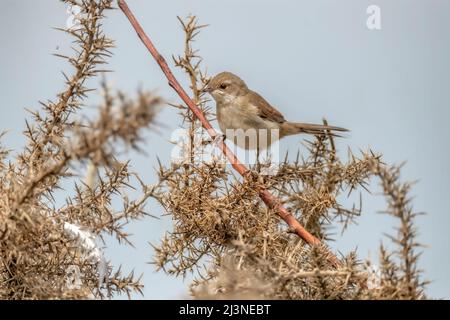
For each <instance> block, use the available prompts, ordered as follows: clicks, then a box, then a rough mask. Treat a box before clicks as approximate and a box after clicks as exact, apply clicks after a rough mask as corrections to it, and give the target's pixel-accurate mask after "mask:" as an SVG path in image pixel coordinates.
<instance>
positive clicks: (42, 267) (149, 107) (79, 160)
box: [0, 0, 161, 299]
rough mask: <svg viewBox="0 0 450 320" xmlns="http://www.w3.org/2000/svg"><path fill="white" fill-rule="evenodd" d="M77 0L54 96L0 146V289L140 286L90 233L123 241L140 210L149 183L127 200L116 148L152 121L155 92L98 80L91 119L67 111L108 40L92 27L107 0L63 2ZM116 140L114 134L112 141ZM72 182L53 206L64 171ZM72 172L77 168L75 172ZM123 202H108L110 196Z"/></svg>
mask: <svg viewBox="0 0 450 320" xmlns="http://www.w3.org/2000/svg"><path fill="white" fill-rule="evenodd" d="M64 2H66V3H68V4H69V3H70V4H73V5H78V6H79V7H80V8H81V15H80V18H79V21H78V23H77V25H76V26H75V27H74V28H71V29H64V31H65V32H67V33H68V34H69V35H70V36H71V37H72V38H73V39H74V42H75V47H74V52H73V55H71V56H61V55H60V56H61V57H63V58H65V59H67V61H68V62H69V63H70V65H71V66H72V67H73V72H72V74H71V75H66V74H64V78H65V88H64V90H63V91H62V92H60V93H59V94H58V95H57V98H56V100H55V101H48V102H45V103H41V104H42V111H35V112H32V118H33V121H30V120H27V121H26V130H25V132H24V134H25V137H26V139H27V145H26V147H25V148H24V150H23V151H22V152H21V153H20V154H18V155H17V156H13V155H10V156H9V157H10V160H9V161H7V158H8V154H9V153H8V152H7V151H6V150H5V149H2V150H1V151H0V155H1V158H0V160H1V165H0V258H1V261H0V298H3V299H50V298H87V297H105V296H108V297H111V296H112V295H113V294H115V293H127V294H129V293H130V292H132V291H141V289H142V284H140V283H139V281H138V279H135V277H134V276H133V274H130V275H128V276H123V275H121V272H120V269H119V270H113V269H112V267H111V266H110V265H109V263H107V262H106V260H105V258H104V257H103V255H102V252H101V250H100V248H99V243H97V241H96V238H98V237H100V238H101V236H102V234H105V233H106V234H111V235H115V236H116V237H117V239H118V240H119V241H126V240H127V234H126V233H125V232H124V231H123V227H124V225H125V224H126V223H127V222H129V221H130V220H133V219H136V218H140V217H142V216H143V215H145V214H146V213H145V212H144V210H143V207H144V203H145V200H146V199H147V198H148V197H149V196H150V195H151V192H152V190H151V188H148V187H147V186H145V185H143V192H142V198H140V199H136V200H129V199H128V197H127V190H129V189H130V179H132V178H133V175H134V174H133V173H132V172H131V171H130V170H129V166H128V162H123V161H119V160H118V159H117V158H116V155H117V154H118V152H119V151H121V150H120V149H121V148H120V146H123V149H125V150H128V149H130V148H137V146H138V143H139V141H140V137H141V134H142V129H144V128H149V127H151V125H152V123H153V122H154V118H155V114H156V110H157V107H158V106H159V105H160V104H161V100H160V99H159V98H158V97H155V96H153V95H151V94H149V93H146V92H140V93H139V94H138V97H137V98H136V99H130V98H127V97H126V96H125V95H124V94H123V93H121V92H118V93H112V92H111V90H110V89H109V88H108V87H107V86H106V85H103V98H104V102H103V104H102V105H101V106H100V108H99V112H98V116H97V119H95V120H91V121H89V120H81V118H80V119H77V118H76V113H77V112H78V110H80V109H81V108H82V106H83V101H84V99H85V98H86V97H87V94H88V92H89V91H91V90H92V89H90V88H86V87H85V83H86V81H87V80H88V79H89V78H92V77H94V76H96V75H98V74H99V73H102V72H103V71H104V70H101V69H100V68H99V67H100V66H101V65H103V64H104V63H105V62H106V61H105V59H106V58H108V57H109V56H110V54H111V52H110V49H111V48H112V47H113V41H112V40H111V39H109V38H108V37H106V36H105V35H104V34H103V32H102V30H101V20H102V19H103V18H104V13H105V11H106V10H108V9H111V3H112V1H111V0H109V1H108V0H103V1H64ZM118 142H120V143H118ZM80 168H86V172H87V173H86V178H85V181H78V182H76V183H75V188H74V192H73V193H68V195H67V196H66V204H65V205H63V206H62V207H57V206H56V201H55V198H54V196H53V195H54V193H55V192H56V191H58V190H59V189H60V188H61V183H62V181H63V180H64V179H68V178H72V179H75V181H76V180H79V179H78V178H77V175H76V171H77V169H78V171H79V170H80ZM78 176H79V175H78ZM117 197H119V198H121V199H122V200H121V202H122V203H123V209H122V210H121V211H119V212H117V211H115V210H114V209H113V207H112V205H111V202H112V200H113V199H114V198H117Z"/></svg>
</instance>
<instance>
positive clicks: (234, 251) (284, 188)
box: [154, 17, 425, 299]
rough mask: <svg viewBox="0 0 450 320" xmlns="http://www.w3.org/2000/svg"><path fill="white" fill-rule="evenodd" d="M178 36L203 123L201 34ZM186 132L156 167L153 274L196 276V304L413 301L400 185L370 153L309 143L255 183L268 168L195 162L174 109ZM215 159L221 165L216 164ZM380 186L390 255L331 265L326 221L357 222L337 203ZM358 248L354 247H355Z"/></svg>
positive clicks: (413, 269) (411, 238) (413, 268)
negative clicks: (241, 170) (310, 240)
mask: <svg viewBox="0 0 450 320" xmlns="http://www.w3.org/2000/svg"><path fill="white" fill-rule="evenodd" d="M180 21H181V23H182V27H183V30H184V32H185V34H186V41H185V52H184V55H183V56H180V57H177V58H174V60H175V65H176V66H178V67H180V68H182V69H183V70H184V71H185V72H186V73H187V75H188V77H189V79H190V81H191V86H190V87H191V90H192V95H193V99H194V101H195V102H196V104H197V105H198V107H199V108H200V109H202V110H203V111H204V112H205V113H206V115H207V117H208V118H209V119H210V120H211V119H212V114H211V113H210V111H209V108H208V107H207V106H208V103H209V101H208V100H207V98H206V97H204V96H203V94H202V88H203V87H204V86H205V85H206V83H207V81H208V80H207V76H206V75H205V73H203V72H201V70H200V63H201V58H200V57H199V56H198V54H197V52H196V51H195V50H193V49H192V42H193V40H194V38H195V36H196V35H197V34H198V32H199V29H200V28H201V27H202V26H198V25H197V22H196V18H195V17H189V18H188V19H187V20H185V21H183V20H180ZM178 108H179V109H180V110H181V115H182V116H183V119H184V123H185V124H186V126H187V128H188V129H189V130H188V132H189V139H188V142H187V143H186V145H185V149H186V150H188V151H189V153H190V156H189V157H186V158H185V159H184V161H183V162H181V163H177V164H172V165H171V166H168V167H164V166H161V167H160V170H159V176H160V185H159V186H158V188H157V189H158V191H157V193H158V195H159V196H158V197H157V199H158V200H159V202H160V203H161V205H162V206H163V207H164V209H165V210H166V212H167V213H168V214H169V215H170V216H171V217H172V219H173V224H174V226H173V230H172V231H171V232H169V233H167V234H166V236H165V237H164V239H163V240H162V243H161V244H160V245H158V246H155V249H156V253H157V255H156V259H155V261H154V263H155V264H156V265H157V267H158V268H160V269H163V270H164V271H165V272H166V273H168V274H173V275H176V276H179V275H181V276H184V275H186V274H187V273H190V272H195V274H196V279H195V281H194V282H193V284H192V286H191V293H192V295H193V296H194V297H195V298H211V299H217V298H276V299H420V298H424V286H425V282H423V281H422V280H420V271H419V270H418V268H417V259H418V252H417V247H418V246H419V245H418V244H417V242H416V239H415V236H416V231H415V228H414V225H413V219H414V217H415V216H416V213H414V212H413V210H412V207H411V204H410V199H409V196H408V192H409V189H410V184H403V183H401V182H400V181H399V168H398V167H389V166H386V165H385V164H384V163H383V162H382V161H381V156H380V155H376V154H374V153H373V152H372V151H368V152H362V153H361V155H360V156H355V155H354V154H353V153H352V152H351V151H349V152H348V157H347V158H348V160H347V161H345V162H344V161H342V160H341V159H340V158H339V157H338V154H337V152H336V149H335V141H334V140H333V139H334V138H333V137H332V136H331V135H330V136H328V137H327V136H318V137H316V138H315V139H314V140H313V141H309V142H307V143H306V146H307V148H306V149H307V151H306V153H305V154H303V156H302V157H301V158H300V156H299V155H297V159H296V160H295V161H288V157H287V156H286V158H285V160H284V161H283V162H282V163H280V164H279V170H278V172H277V174H275V175H261V174H260V172H261V170H263V169H264V167H266V168H267V167H268V166H270V165H271V164H270V163H269V162H266V163H262V164H259V165H256V166H253V167H252V168H251V169H252V174H250V175H248V176H247V179H244V180H243V179H239V178H236V177H235V176H234V175H233V172H232V171H231V170H230V169H229V168H227V167H226V166H225V165H224V164H223V162H222V161H217V160H215V159H214V158H213V160H212V161H207V162H204V161H203V162H202V161H196V159H202V156H203V152H204V146H205V144H208V141H205V140H204V139H203V138H202V137H203V136H204V135H203V134H196V131H198V130H200V131H201V130H202V129H201V126H200V124H199V122H198V120H196V119H195V118H194V117H193V116H192V113H191V111H190V110H189V109H185V108H183V106H178ZM219 160H220V159H219ZM377 178H378V180H379V181H380V183H381V187H382V191H383V194H384V195H385V197H386V200H387V205H388V208H387V210H386V212H387V213H388V214H390V215H392V216H394V217H396V218H398V220H399V227H398V234H396V235H393V236H391V237H390V239H391V240H392V241H393V242H394V244H395V245H396V246H397V250H396V251H394V252H387V250H386V249H385V248H383V247H382V248H380V270H379V272H378V273H377V272H372V271H371V270H373V267H371V266H367V262H366V263H362V261H361V260H360V259H359V258H358V257H357V254H356V252H350V253H349V254H348V255H347V256H344V257H342V258H341V259H340V266H339V267H338V268H336V267H335V266H333V264H332V263H330V260H331V259H330V250H329V248H327V246H326V243H327V241H330V240H331V239H330V235H329V234H328V232H327V230H329V229H330V228H329V227H330V226H331V223H332V222H333V221H337V222H340V223H342V224H343V229H344V231H345V226H346V225H347V224H348V223H349V222H352V221H353V220H354V219H355V218H357V217H358V216H359V215H360V214H361V212H360V209H359V208H360V206H358V207H355V206H353V207H352V208H345V207H344V206H343V205H342V204H341V203H340V201H339V199H341V200H342V199H344V198H345V197H346V196H349V195H350V194H352V193H354V192H358V190H361V189H363V190H364V189H367V188H368V186H369V183H370V181H371V180H372V179H377ZM261 186H264V187H265V188H266V189H268V190H270V191H271V192H273V193H275V195H276V196H278V197H279V198H280V199H282V201H283V205H284V206H285V207H287V208H288V209H289V210H290V211H291V212H293V213H294V214H295V216H296V218H297V219H298V220H299V221H300V223H301V224H302V225H303V226H304V227H305V228H306V229H307V230H308V231H309V232H311V233H312V234H313V235H314V236H316V237H318V238H319V239H321V240H322V244H321V245H317V246H309V245H307V244H306V243H305V242H304V241H303V240H301V239H300V238H298V236H297V235H295V234H293V233H292V231H291V230H289V229H288V228H287V227H286V226H285V224H284V223H283V221H282V220H281V219H280V218H279V217H278V216H277V215H276V214H275V213H274V212H273V210H271V209H268V208H267V207H266V206H265V205H264V204H263V203H262V201H261V200H260V198H259V194H258V191H257V190H259V189H260V188H261ZM355 246H357V244H355Z"/></svg>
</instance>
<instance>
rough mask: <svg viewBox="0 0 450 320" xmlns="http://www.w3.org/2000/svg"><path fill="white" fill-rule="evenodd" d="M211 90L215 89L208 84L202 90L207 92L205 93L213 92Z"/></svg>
mask: <svg viewBox="0 0 450 320" xmlns="http://www.w3.org/2000/svg"><path fill="white" fill-rule="evenodd" d="M211 91H213V90H212V88H211V87H210V86H209V85H206V86H205V87H204V88H203V90H202V92H205V93H211Z"/></svg>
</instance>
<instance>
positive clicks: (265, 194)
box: [119, 0, 339, 266]
mask: <svg viewBox="0 0 450 320" xmlns="http://www.w3.org/2000/svg"><path fill="white" fill-rule="evenodd" d="M119 7H120V9H121V10H122V11H123V13H124V14H125V15H126V16H127V18H128V20H129V21H130V23H131V25H132V26H133V28H134V30H135V31H136V33H137V35H138V36H139V38H140V39H141V41H142V42H143V43H144V45H145V46H146V47H147V49H148V51H149V52H150V54H151V55H152V56H153V58H154V59H155V60H156V62H157V63H158V65H159V66H160V68H161V70H162V71H163V73H164V74H165V76H166V77H167V80H168V81H169V85H170V86H171V87H172V88H173V89H174V90H175V91H176V92H177V94H178V95H179V96H180V98H181V99H182V100H183V101H184V103H186V105H187V106H188V107H189V109H191V111H192V112H193V113H194V114H195V116H196V117H197V118H198V119H199V120H200V122H201V123H202V126H203V127H204V128H205V130H206V131H207V132H208V134H209V135H210V137H211V138H212V139H215V138H216V137H217V136H218V133H217V132H216V131H215V130H214V128H213V127H212V126H211V124H210V123H209V121H208V120H207V119H206V117H205V116H204V115H203V112H202V111H201V110H200V109H199V108H198V107H197V105H196V104H195V103H194V101H192V99H191V98H190V97H189V96H188V94H187V93H186V91H184V89H183V88H182V87H181V85H180V84H179V83H178V81H177V79H176V78H175V76H174V75H173V73H172V71H171V70H170V68H169V66H168V65H167V62H166V60H165V59H164V57H163V56H162V55H161V54H160V53H159V52H158V50H157V49H156V48H155V46H154V45H153V43H152V41H151V40H150V38H149V37H148V36H147V35H146V34H145V32H144V30H143V29H142V27H141V25H140V24H139V22H138V21H137V20H136V18H135V16H134V15H133V13H132V12H131V10H130V8H129V7H128V5H127V3H126V2H125V0H119ZM218 147H219V148H220V149H221V150H222V152H223V153H224V155H225V156H226V157H227V159H228V160H229V161H230V163H231V165H232V166H233V168H234V169H235V170H236V171H237V172H239V174H241V175H242V176H244V177H245V176H246V174H247V173H248V172H249V171H248V168H247V167H246V166H245V165H243V164H242V163H240V162H239V159H238V158H237V157H236V155H235V154H234V153H233V152H232V151H231V150H230V149H229V148H228V147H227V145H226V144H225V142H224V141H220V142H219V143H218ZM259 196H260V197H261V199H262V200H263V201H264V203H265V204H266V205H267V206H268V207H269V208H271V209H275V210H276V211H277V214H278V215H279V216H280V217H281V218H282V219H283V220H284V221H285V222H286V223H287V224H288V225H289V227H290V229H291V230H292V231H293V232H295V233H296V234H297V235H298V236H299V237H301V238H302V239H303V240H304V241H306V242H307V243H308V244H310V245H317V244H320V240H319V239H318V238H316V237H314V236H313V235H312V234H311V233H309V232H308V230H306V229H305V228H304V227H303V226H302V225H301V224H300V223H299V222H298V221H297V219H295V217H294V216H293V215H292V213H290V212H289V211H288V210H287V209H286V208H284V207H283V206H282V205H281V200H280V199H278V198H277V197H275V196H274V195H272V194H271V193H270V192H269V191H267V190H266V189H265V188H261V190H260V191H259ZM330 260H331V262H332V263H333V265H335V266H338V265H339V263H338V261H337V258H336V257H335V256H332V259H330Z"/></svg>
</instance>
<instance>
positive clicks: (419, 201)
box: [0, 0, 450, 299]
mask: <svg viewBox="0 0 450 320" xmlns="http://www.w3.org/2000/svg"><path fill="white" fill-rule="evenodd" d="M1 2H2V10H1V12H0V24H1V28H0V40H1V42H0V43H1V50H0V110H1V117H0V131H3V130H8V131H9V133H8V134H7V136H6V137H5V138H4V139H3V141H2V144H3V145H6V146H8V147H9V148H11V149H17V148H20V146H22V145H23V143H24V139H23V136H22V135H21V132H22V130H23V128H24V117H25V115H26V112H25V110H24V108H25V107H26V108H31V109H36V108H39V104H38V100H46V99H53V98H54V97H55V94H56V93H57V92H58V90H60V89H61V88H62V80H63V77H62V75H61V73H60V70H69V68H68V66H67V64H66V63H65V62H64V61H62V60H60V59H58V58H56V57H54V56H52V55H51V53H53V52H60V53H67V52H68V51H67V48H68V46H69V40H70V39H69V38H68V37H67V36H65V35H64V34H63V33H61V32H58V31H55V30H53V29H52V28H51V27H56V26H64V25H65V23H66V20H67V18H68V17H67V13H66V8H65V6H64V5H63V4H61V3H60V2H59V1H57V0H39V1H35V0H2V1H1ZM371 4H376V5H378V6H380V8H381V17H382V25H381V27H382V29H381V30H378V31H370V30H368V29H367V28H366V19H367V14H366V8H367V7H368V6H369V5H371ZM129 5H130V7H131V9H132V10H133V11H134V12H135V15H136V16H137V18H138V19H139V21H141V23H142V25H143V27H144V29H145V30H146V31H147V32H148V34H149V35H150V37H151V38H152V39H153V41H154V43H155V44H156V46H157V48H158V49H159V50H160V52H161V53H162V54H163V55H164V56H165V57H166V59H167V60H168V61H169V63H170V64H171V66H173V63H171V59H170V57H171V55H172V54H178V53H181V52H182V49H183V41H182V40H183V36H184V35H183V33H182V30H181V28H180V27H179V24H178V21H177V19H176V16H177V15H179V16H182V17H184V16H187V15H188V14H190V13H192V14H196V15H197V16H198V17H199V18H200V22H201V23H207V24H210V27H208V28H207V29H205V30H204V31H203V32H202V33H201V34H200V36H199V38H198V40H197V42H196V46H197V48H199V49H200V50H201V51H200V53H201V55H202V56H203V58H204V62H205V64H206V65H207V67H208V70H209V73H210V74H215V73H217V72H220V71H224V70H227V71H231V72H233V73H236V74H238V75H239V76H241V77H242V78H243V79H245V81H246V82H247V84H248V85H249V87H250V88H252V89H254V90H256V91H258V92H260V93H261V94H263V96H264V97H265V98H266V99H267V100H268V101H269V102H271V103H272V104H273V105H275V106H277V107H278V109H279V110H280V111H281V112H283V113H284V115H285V117H286V118H287V119H289V120H293V121H294V120H295V121H302V122H320V121H321V119H322V117H326V118H327V119H328V121H329V123H330V124H334V125H338V126H343V127H346V128H349V129H351V133H350V134H349V138H347V139H341V140H339V142H338V147H339V148H340V149H341V150H342V151H344V152H343V154H344V153H345V150H346V149H347V146H350V147H352V148H353V149H354V150H355V152H357V150H358V148H361V149H366V148H367V147H371V148H372V149H374V150H375V151H380V152H382V153H383V155H384V160H385V161H386V162H388V163H401V162H403V161H407V163H406V165H405V167H404V169H403V176H402V178H403V179H404V180H418V183H417V184H416V185H415V188H414V189H413V195H414V196H415V199H414V205H415V209H416V210H417V211H425V212H427V213H428V214H427V215H426V216H423V217H419V218H418V220H417V222H418V224H417V225H418V227H419V232H420V238H419V239H420V241H421V242H422V243H425V244H427V245H428V246H429V248H428V249H426V251H425V252H424V254H423V256H422V258H421V267H422V268H423V269H425V270H426V273H425V277H426V278H427V279H429V280H431V281H433V282H432V283H431V284H430V285H429V287H428V293H429V294H430V295H431V296H432V297H435V298H442V297H446V298H450V276H449V272H448V270H450V256H449V249H448V248H449V244H450V243H449V242H450V241H449V240H450V236H449V232H448V228H449V227H450V213H449V212H448V211H449V210H448V204H447V201H448V198H449V196H450V194H449V187H448V186H449V181H450V170H449V167H448V159H449V155H450V153H449V142H448V138H449V137H450V127H449V125H448V121H449V120H450V111H449V110H450V106H449V102H450V90H449V85H450V62H449V58H448V57H450V40H449V30H450V1H435V0H429V1H420V0H408V1H406V0H403V1H387V0H386V1H364V0H352V1H349V0H347V1H332V0H328V1H324V0H322V1H317V0H316V1H312V0H311V1H287V0H284V1H275V0H273V1H261V0H252V1H250V0H247V1H239V0H229V1H214V2H213V1H206V0H202V1H201V0H197V1H186V0H176V1H175V0H172V1H144V0H130V1H129ZM105 31H106V33H107V34H108V35H109V36H110V37H112V38H113V39H115V40H116V42H117V48H116V49H114V54H115V55H114V57H113V58H112V59H111V64H110V65H109V68H110V69H113V70H114V73H112V74H110V75H109V76H108V79H109V80H110V81H111V82H112V83H113V84H114V85H115V87H117V88H120V89H122V90H124V91H126V92H128V93H130V94H134V92H135V91H136V89H137V88H138V87H139V86H142V87H143V88H146V89H157V92H158V93H159V94H161V95H162V96H163V97H165V98H166V99H168V100H170V101H173V102H178V101H179V99H177V97H176V96H175V94H174V93H173V92H172V91H171V89H170V88H169V87H168V86H167V81H166V80H165V78H164V77H163V75H162V73H161V72H160V70H159V67H158V66H157V64H156V63H155V62H154V61H153V60H152V59H151V58H150V57H149V55H148V53H147V51H146V49H145V48H144V47H143V45H142V44H141V42H140V41H139V40H138V38H137V37H136V35H135V33H134V31H133V30H132V28H131V26H130V25H129V23H128V21H127V20H126V18H125V17H124V16H123V15H122V14H121V12H120V11H119V10H116V11H114V12H110V13H109V19H107V21H106V26H105ZM175 71H176V72H175V74H176V76H178V77H179V79H180V80H182V83H183V84H186V83H187V82H186V78H185V77H184V76H183V75H182V74H181V73H180V72H179V71H178V70H175ZM95 83H96V81H95V82H94V85H95ZM98 99H99V98H98V96H95V95H92V99H90V100H89V102H88V104H89V105H90V106H91V107H92V106H94V105H95V102H97V101H99V100H98ZM159 120H160V122H162V123H164V124H165V127H164V128H162V129H161V130H160V133H150V134H148V135H147V139H148V142H149V143H148V144H147V145H145V146H144V149H145V150H146V152H147V153H148V155H147V156H142V155H140V156H138V155H133V162H132V165H133V168H134V169H135V170H136V171H138V172H139V173H141V176H142V177H143V178H144V180H145V181H146V182H148V183H151V182H152V181H155V175H154V171H153V167H154V166H155V165H156V155H158V156H159V157H160V158H161V159H162V162H163V163H164V162H166V163H167V161H168V159H169V156H170V151H171V148H172V145H171V144H169V143H168V141H167V140H168V139H169V137H170V134H171V132H172V130H174V129H176V128H177V126H178V125H179V124H180V123H181V119H180V118H179V117H178V116H177V114H176V112H175V111H174V110H172V109H170V108H165V109H164V110H163V111H162V112H161V114H160V116H159ZM299 141H301V139H300V138H299V137H292V138H288V139H285V140H283V141H282V143H281V148H282V151H285V150H288V149H289V150H290V152H291V153H295V152H296V151H297V148H298V146H299ZM68 187H69V188H70V185H68ZM68 190H70V189H68ZM58 200H59V201H63V198H60V199H58ZM383 208H384V203H383V202H382V201H381V198H380V197H375V198H370V197H367V195H366V197H364V199H363V216H362V217H361V218H360V219H359V220H358V223H359V225H358V226H352V227H350V229H349V230H348V232H347V233H345V234H344V236H343V237H340V236H339V234H340V229H339V228H336V229H335V231H336V237H337V241H336V243H334V244H333V247H334V248H335V249H336V250H339V251H340V252H342V253H347V252H348V251H349V250H351V249H353V248H355V247H357V248H358V251H359V253H360V256H361V257H367V256H368V255H369V252H370V255H371V257H372V258H374V257H375V256H376V254H377V248H378V246H379V244H380V239H381V238H382V234H383V232H391V231H392V227H393V226H394V225H393V222H396V221H393V220H392V219H390V218H388V217H385V216H382V215H380V214H377V211H379V210H382V209H383ZM148 209H149V211H151V212H152V213H153V214H156V215H161V214H162V213H163V212H162V210H161V208H159V207H158V206H156V205H155V203H153V202H149V205H148ZM169 228H170V220H169V219H168V218H167V217H165V218H162V219H161V220H154V219H146V220H143V221H139V222H137V223H134V224H132V225H131V226H130V227H129V228H128V229H127V230H128V231H129V232H131V233H133V234H134V235H133V237H132V240H133V242H134V244H135V246H136V248H135V249H133V248H130V247H125V246H119V245H118V244H117V243H115V242H114V241H108V248H107V258H108V259H111V260H112V261H113V263H115V264H116V265H119V264H122V265H123V269H124V270H128V271H129V270H131V269H133V268H134V269H135V271H136V272H137V273H142V272H143V273H144V278H143V279H144V284H145V290H144V293H145V298H149V299H154V298H159V299H165V298H177V297H181V296H182V295H183V293H184V292H186V287H187V284H188V282H189V281H186V282H183V281H182V279H173V278H170V277H168V276H166V275H165V274H164V273H162V272H158V273H155V272H154V267H153V266H152V265H149V264H147V262H149V261H150V260H151V258H152V254H153V251H152V249H151V247H150V246H149V245H148V241H152V242H155V243H157V242H158V239H160V237H161V236H162V235H163V234H164V232H165V231H166V230H168V229H169ZM138 297H139V296H136V298H138Z"/></svg>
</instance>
